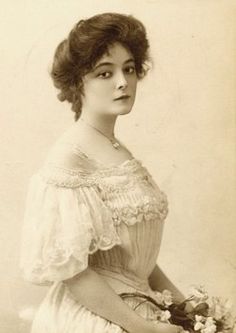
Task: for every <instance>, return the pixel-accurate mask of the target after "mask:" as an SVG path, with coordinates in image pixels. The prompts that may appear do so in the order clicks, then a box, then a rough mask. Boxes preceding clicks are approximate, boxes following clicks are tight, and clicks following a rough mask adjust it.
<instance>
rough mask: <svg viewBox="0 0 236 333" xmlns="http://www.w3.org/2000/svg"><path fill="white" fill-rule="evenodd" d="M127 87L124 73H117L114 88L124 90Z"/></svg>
mask: <svg viewBox="0 0 236 333" xmlns="http://www.w3.org/2000/svg"><path fill="white" fill-rule="evenodd" d="M127 86H128V82H127V80H126V77H125V75H124V73H123V72H122V73H118V74H117V80H116V88H117V89H121V90H124V89H125V88H126V87H127Z"/></svg>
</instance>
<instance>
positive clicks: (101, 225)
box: [20, 168, 121, 284]
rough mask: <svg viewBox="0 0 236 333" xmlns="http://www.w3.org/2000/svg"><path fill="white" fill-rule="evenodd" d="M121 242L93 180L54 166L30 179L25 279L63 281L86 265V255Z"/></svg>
mask: <svg viewBox="0 0 236 333" xmlns="http://www.w3.org/2000/svg"><path fill="white" fill-rule="evenodd" d="M120 243H121V241H120V238H119V236H118V234H117V232H116V229H115V226H114V224H113V221H112V216H111V212H110V211H109V209H108V208H107V207H106V206H105V204H104V202H103V200H102V198H101V195H100V192H99V187H98V186H97V185H96V182H93V181H90V182H89V181H88V180H87V181H85V180H84V177H83V175H80V173H78V172H74V173H70V174H67V173H66V172H65V171H63V170H56V169H55V168H53V170H52V172H51V175H46V176H45V173H40V172H39V173H37V174H35V175H33V176H32V177H31V179H30V184H29V189H28V195H27V198H26V209H25V216H24V224H23V228H22V247H21V259H20V267H21V269H22V270H23V276H24V278H25V279H26V280H29V281H31V282H32V283H36V284H48V283H51V282H54V281H62V280H66V279H68V278H71V277H73V276H74V275H76V274H78V273H80V272H81V271H83V270H84V269H86V267H87V266H88V256H89V255H90V254H92V253H94V252H96V251H97V250H98V249H100V250H108V249H110V248H112V247H113V246H115V245H117V244H120Z"/></svg>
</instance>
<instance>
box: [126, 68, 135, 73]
mask: <svg viewBox="0 0 236 333" xmlns="http://www.w3.org/2000/svg"><path fill="white" fill-rule="evenodd" d="M125 72H126V73H128V74H133V73H135V67H134V66H128V67H126V68H125Z"/></svg>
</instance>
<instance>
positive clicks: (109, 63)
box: [93, 58, 134, 71]
mask: <svg viewBox="0 0 236 333" xmlns="http://www.w3.org/2000/svg"><path fill="white" fill-rule="evenodd" d="M131 61H132V62H134V59H133V58H130V59H127V60H126V61H125V62H124V65H125V64H127V63H128V62H131ZM106 65H114V63H112V62H108V61H106V62H101V63H100V64H98V65H97V66H95V67H94V69H93V71H95V70H96V69H98V68H99V67H102V66H106Z"/></svg>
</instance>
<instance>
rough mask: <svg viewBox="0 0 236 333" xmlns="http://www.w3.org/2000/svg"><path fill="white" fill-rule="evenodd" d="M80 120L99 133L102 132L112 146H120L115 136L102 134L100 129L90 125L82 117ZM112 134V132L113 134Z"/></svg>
mask: <svg viewBox="0 0 236 333" xmlns="http://www.w3.org/2000/svg"><path fill="white" fill-rule="evenodd" d="M80 120H82V121H83V122H84V123H85V124H86V125H88V126H90V127H92V128H93V129H95V130H96V131H97V132H99V133H100V134H102V135H103V136H104V137H105V138H107V139H108V140H109V141H110V142H111V144H112V146H113V147H114V148H115V149H119V148H120V143H119V142H118V141H117V140H116V139H115V137H112V138H111V137H109V136H107V135H106V134H104V133H103V132H102V131H100V130H99V129H98V128H96V127H94V126H92V125H90V124H89V123H88V122H86V121H85V120H84V119H82V118H81V119H80ZM113 135H114V134H113Z"/></svg>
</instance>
